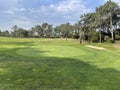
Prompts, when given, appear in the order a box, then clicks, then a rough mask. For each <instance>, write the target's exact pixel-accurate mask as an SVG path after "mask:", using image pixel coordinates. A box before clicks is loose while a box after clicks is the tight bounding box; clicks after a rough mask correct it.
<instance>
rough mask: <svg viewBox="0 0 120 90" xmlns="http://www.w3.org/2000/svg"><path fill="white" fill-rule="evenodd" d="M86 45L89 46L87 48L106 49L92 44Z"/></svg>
mask: <svg viewBox="0 0 120 90" xmlns="http://www.w3.org/2000/svg"><path fill="white" fill-rule="evenodd" d="M86 46H87V47H89V48H93V49H97V50H106V49H105V48H103V47H96V46H92V45H86Z"/></svg>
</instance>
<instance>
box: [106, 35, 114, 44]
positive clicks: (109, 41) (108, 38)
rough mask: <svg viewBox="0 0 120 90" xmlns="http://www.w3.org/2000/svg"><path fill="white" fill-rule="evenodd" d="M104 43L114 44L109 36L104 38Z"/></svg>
mask: <svg viewBox="0 0 120 90" xmlns="http://www.w3.org/2000/svg"><path fill="white" fill-rule="evenodd" d="M105 41H106V42H108V43H115V41H114V40H112V39H111V38H110V37H109V36H105Z"/></svg>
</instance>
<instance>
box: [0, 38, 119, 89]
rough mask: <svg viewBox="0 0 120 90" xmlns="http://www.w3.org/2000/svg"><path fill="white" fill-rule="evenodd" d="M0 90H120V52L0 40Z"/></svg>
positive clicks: (40, 41) (61, 43)
mask: <svg viewBox="0 0 120 90" xmlns="http://www.w3.org/2000/svg"><path fill="white" fill-rule="evenodd" d="M101 46H102V45H101ZM103 46H104V45H103ZM110 47H112V46H110ZM106 48H107V47H106ZM0 90H120V51H119V50H116V49H114V48H109V47H108V48H107V49H106V50H96V49H91V48H88V47H86V46H85V45H80V44H79V42H77V41H74V40H68V41H65V40H60V39H53V40H52V39H15V38H14V39H13V38H0Z"/></svg>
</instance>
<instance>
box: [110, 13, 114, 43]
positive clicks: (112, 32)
mask: <svg viewBox="0 0 120 90" xmlns="http://www.w3.org/2000/svg"><path fill="white" fill-rule="evenodd" d="M110 32H111V37H112V40H113V41H114V31H113V22H112V14H111V17H110Z"/></svg>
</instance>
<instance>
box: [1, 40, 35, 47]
mask: <svg viewBox="0 0 120 90" xmlns="http://www.w3.org/2000/svg"><path fill="white" fill-rule="evenodd" d="M0 44H1V45H25V46H33V45H35V43H34V42H28V41H26V42H21V41H20V42H19V41H15V42H14V41H13V42H12V41H11V42H9V41H8V42H3V41H0Z"/></svg>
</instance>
